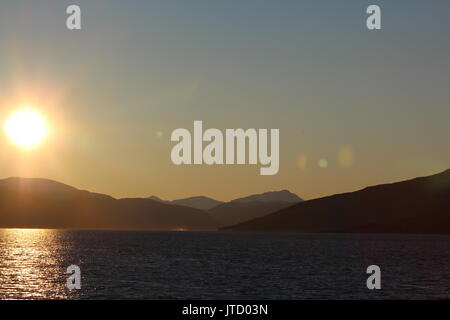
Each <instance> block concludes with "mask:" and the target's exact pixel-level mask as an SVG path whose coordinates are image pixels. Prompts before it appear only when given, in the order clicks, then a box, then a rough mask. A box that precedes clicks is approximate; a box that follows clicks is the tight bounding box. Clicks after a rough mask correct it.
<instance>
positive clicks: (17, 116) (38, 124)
mask: <svg viewBox="0 0 450 320" xmlns="http://www.w3.org/2000/svg"><path fill="white" fill-rule="evenodd" d="M4 130H5V133H6V135H7V136H8V137H9V139H10V140H11V141H12V142H13V143H14V144H16V145H17V146H19V147H22V148H24V149H32V148H35V147H37V146H38V145H40V144H41V143H42V141H43V140H44V139H45V137H46V136H47V134H48V127H47V124H46V122H45V119H44V118H43V117H42V116H41V115H40V114H39V113H38V112H36V111H34V110H31V109H22V110H18V111H16V112H14V113H13V114H12V115H11V116H10V117H9V118H8V119H7V120H6V121H5V124H4Z"/></svg>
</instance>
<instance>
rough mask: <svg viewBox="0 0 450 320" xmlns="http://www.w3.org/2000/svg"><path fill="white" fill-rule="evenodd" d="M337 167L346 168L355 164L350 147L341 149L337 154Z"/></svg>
mask: <svg viewBox="0 0 450 320" xmlns="http://www.w3.org/2000/svg"><path fill="white" fill-rule="evenodd" d="M338 162H339V165H340V166H341V167H343V168H348V167H351V166H352V165H353V163H354V162H355V156H354V153H353V151H352V149H351V148H350V147H342V148H341V149H340V150H339V153H338Z"/></svg>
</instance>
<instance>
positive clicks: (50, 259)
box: [0, 229, 69, 299]
mask: <svg viewBox="0 0 450 320" xmlns="http://www.w3.org/2000/svg"><path fill="white" fill-rule="evenodd" d="M63 253H64V243H63V242H62V241H61V239H60V233H58V232H57V231H55V230H46V229H0V283H1V285H0V298H1V299H13V298H14V299H17V298H19V299H39V298H45V299H48V298H55V299H63V298H67V295H68V294H69V292H68V290H67V288H66V286H65V284H66V282H65V281H66V280H65V279H66V275H65V273H64V272H65V268H66V267H67V266H64V258H63V256H62V255H63Z"/></svg>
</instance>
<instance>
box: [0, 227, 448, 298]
mask: <svg viewBox="0 0 450 320" xmlns="http://www.w3.org/2000/svg"><path fill="white" fill-rule="evenodd" d="M71 264H75V265H78V266H80V268H81V276H82V288H81V290H78V291H69V290H68V289H67V288H66V279H67V277H68V275H66V274H65V271H66V268H67V267H68V266H69V265H71ZM372 264H376V265H378V266H380V267H381V270H382V275H381V281H382V282H381V285H382V289H381V290H374V291H370V290H368V289H367V287H366V279H367V277H368V275H367V274H366V268H367V266H369V265H372ZM449 292H450V236H436V235H426V236H425V235H424V236H422V235H349V234H301V233H219V232H150V231H149V232H146V231H64V230H38V229H1V230H0V298H2V299H66V298H67V299H344V298H349V299H365V298H369V299H396V298H404V299H418V298H425V299H448V298H449V297H450V293H449Z"/></svg>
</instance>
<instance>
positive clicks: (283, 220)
mask: <svg viewBox="0 0 450 320" xmlns="http://www.w3.org/2000/svg"><path fill="white" fill-rule="evenodd" d="M223 230H228V231H277V232H283V231H290V232H291V231H292V232H330V233H333V232H344V233H419V234H420V233H434V234H450V169H448V170H446V171H444V172H441V173H438V174H435V175H431V176H428V177H420V178H415V179H411V180H406V181H401V182H396V183H391V184H383V185H377V186H372V187H367V188H364V189H362V190H359V191H355V192H350V193H343V194H337V195H333V196H328V197H324V198H320V199H313V200H309V201H304V202H301V203H299V204H295V205H293V206H290V207H288V208H284V209H281V210H279V211H277V212H274V213H271V214H268V215H266V216H263V217H259V218H256V219H253V220H250V221H246V222H243V223H240V224H237V225H234V226H231V227H226V228H223Z"/></svg>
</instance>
